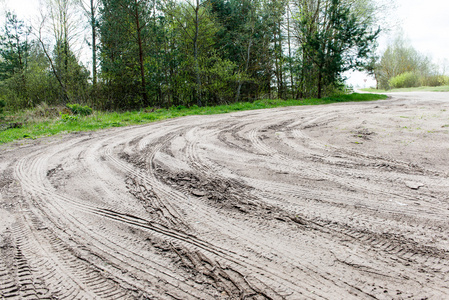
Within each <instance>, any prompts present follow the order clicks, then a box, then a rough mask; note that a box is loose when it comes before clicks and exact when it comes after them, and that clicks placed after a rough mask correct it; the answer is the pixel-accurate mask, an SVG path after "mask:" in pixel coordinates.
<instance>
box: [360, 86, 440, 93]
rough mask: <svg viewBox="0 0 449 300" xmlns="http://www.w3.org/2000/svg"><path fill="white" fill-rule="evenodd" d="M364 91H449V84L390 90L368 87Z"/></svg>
mask: <svg viewBox="0 0 449 300" xmlns="http://www.w3.org/2000/svg"><path fill="white" fill-rule="evenodd" d="M361 90H362V91H364V92H371V93H395V92H397V93H399V92H449V85H443V86H419V87H410V88H397V89H396V88H393V89H389V90H383V89H376V88H366V89H361Z"/></svg>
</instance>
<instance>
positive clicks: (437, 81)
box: [422, 75, 449, 86]
mask: <svg viewBox="0 0 449 300" xmlns="http://www.w3.org/2000/svg"><path fill="white" fill-rule="evenodd" d="M447 84H449V76H445V75H432V76H427V77H425V78H423V80H422V85H424V86H442V85H447Z"/></svg>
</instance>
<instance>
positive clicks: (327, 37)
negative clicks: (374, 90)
mask: <svg viewBox="0 0 449 300" xmlns="http://www.w3.org/2000/svg"><path fill="white" fill-rule="evenodd" d="M304 4H310V3H306V1H304ZM300 14H301V15H300V19H299V22H298V27H297V28H298V31H299V32H298V36H299V38H300V42H301V46H300V47H301V51H302V53H303V69H304V70H307V72H308V73H309V75H312V76H310V77H309V78H310V79H309V80H312V81H313V82H314V85H316V93H314V94H313V95H314V96H317V97H318V98H321V97H322V95H323V89H324V88H330V89H332V88H335V87H336V86H337V85H338V83H339V81H340V80H341V74H342V73H343V72H345V71H348V70H351V69H355V68H361V67H362V66H363V65H364V64H365V62H366V60H367V59H368V57H369V55H370V53H371V52H372V51H373V50H374V45H375V40H376V38H377V36H378V34H379V32H380V30H379V29H378V30H375V31H373V30H370V28H369V27H368V24H366V23H364V22H363V21H361V20H359V19H358V18H357V16H356V15H355V14H354V13H353V12H351V8H350V7H349V6H348V5H347V4H345V3H344V2H343V1H342V0H329V1H319V0H318V1H317V2H315V3H313V4H312V6H311V7H307V9H306V10H302V11H301V12H300ZM303 80H305V78H303Z"/></svg>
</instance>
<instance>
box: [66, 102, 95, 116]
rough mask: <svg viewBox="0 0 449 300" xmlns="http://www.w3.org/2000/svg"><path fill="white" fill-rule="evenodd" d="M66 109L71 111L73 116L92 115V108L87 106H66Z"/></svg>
mask: <svg viewBox="0 0 449 300" xmlns="http://www.w3.org/2000/svg"><path fill="white" fill-rule="evenodd" d="M67 107H68V108H69V109H70V110H71V111H72V113H73V114H74V115H80V116H83V117H84V116H88V115H91V114H92V108H90V107H89V106H87V105H86V106H81V105H79V104H67Z"/></svg>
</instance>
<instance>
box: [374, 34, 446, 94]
mask: <svg viewBox="0 0 449 300" xmlns="http://www.w3.org/2000/svg"><path fill="white" fill-rule="evenodd" d="M374 74H375V78H376V80H377V81H378V86H379V88H381V89H386V90H388V89H391V88H403V87H417V86H439V85H444V84H446V82H445V76H444V75H443V74H441V72H440V71H439V70H438V66H436V65H434V64H432V62H431V60H430V58H429V57H427V56H425V55H423V54H421V53H419V52H418V51H417V50H416V49H414V48H413V47H412V46H410V45H409V44H408V42H407V41H406V40H404V39H403V38H402V37H401V36H399V35H398V36H397V37H396V39H395V40H394V41H393V42H392V43H391V44H390V45H388V47H387V49H386V50H385V51H384V53H383V54H382V56H381V57H380V60H379V62H378V63H377V64H376V66H375V68H374Z"/></svg>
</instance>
